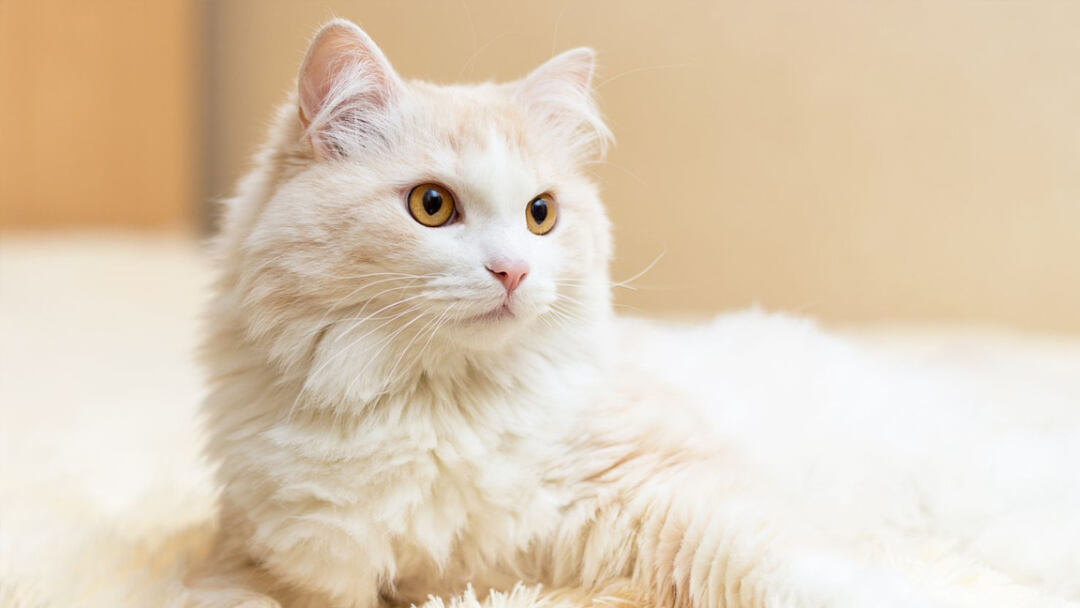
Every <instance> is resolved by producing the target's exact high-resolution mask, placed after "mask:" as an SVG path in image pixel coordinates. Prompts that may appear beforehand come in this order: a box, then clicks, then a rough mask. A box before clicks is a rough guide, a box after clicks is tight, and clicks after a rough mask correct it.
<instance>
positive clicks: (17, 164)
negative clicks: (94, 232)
mask: <svg viewBox="0 0 1080 608" xmlns="http://www.w3.org/2000/svg"><path fill="white" fill-rule="evenodd" d="M199 7H200V5H199V4H198V3H196V2H191V1H190V0H153V1H152V2H132V1H130V0H93V1H91V2H82V1H78V0H74V1H73V0H0V229H45V228H56V227H76V226H77V227H85V226H88V225H92V226H140V227H147V226H154V227H163V226H169V227H175V226H180V225H183V224H190V223H192V219H193V216H194V213H193V211H194V209H195V205H194V202H195V201H196V200H197V199H198V197H199V196H201V194H202V193H201V184H200V179H199V175H198V166H199V163H198V156H197V155H198V150H197V147H198V144H199V141H200V131H201V125H200V124H199V109H198V100H199V97H198V95H199V90H200V89H199V84H200V82H201V72H200V70H201V65H200V56H201V46H202V45H201V44H200V39H199V35H200V33H201V25H200V23H201V21H200V12H199Z"/></svg>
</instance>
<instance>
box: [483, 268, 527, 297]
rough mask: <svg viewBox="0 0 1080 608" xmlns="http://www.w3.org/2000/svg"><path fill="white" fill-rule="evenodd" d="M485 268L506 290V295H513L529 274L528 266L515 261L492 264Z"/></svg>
mask: <svg viewBox="0 0 1080 608" xmlns="http://www.w3.org/2000/svg"><path fill="white" fill-rule="evenodd" d="M486 268H487V269H488V272H490V273H491V274H492V275H494V276H495V278H496V279H499V282H500V283H502V284H503V287H505V288H506V295H510V294H512V293H514V290H515V289H517V286H518V285H521V282H522V281H524V280H525V275H527V274H529V265H528V264H526V263H525V262H522V261H516V260H514V261H499V262H493V263H491V264H488V265H487V266H486Z"/></svg>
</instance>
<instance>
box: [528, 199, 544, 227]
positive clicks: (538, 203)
mask: <svg viewBox="0 0 1080 608" xmlns="http://www.w3.org/2000/svg"><path fill="white" fill-rule="evenodd" d="M529 213H531V214H532V218H533V220H535V221H536V223H537V224H543V223H544V220H546V219H547V214H548V206H547V201H545V200H544V199H542V198H538V199H536V200H534V201H533V202H532V204H531V205H529Z"/></svg>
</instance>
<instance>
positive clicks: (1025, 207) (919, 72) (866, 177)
mask: <svg viewBox="0 0 1080 608" xmlns="http://www.w3.org/2000/svg"><path fill="white" fill-rule="evenodd" d="M209 10H210V14H209V18H210V23H209V27H210V32H211V37H210V42H211V46H210V53H211V62H210V66H211V74H210V83H209V86H210V89H209V91H210V115H209V120H210V131H209V141H208V144H209V150H210V151H211V155H210V156H209V157H208V159H207V161H208V164H207V171H208V175H209V178H210V184H209V188H210V190H211V191H212V192H215V193H218V194H221V193H224V192H227V191H228V189H229V187H230V184H231V182H232V181H233V179H234V178H235V177H236V176H237V175H239V174H240V172H241V171H242V168H243V167H244V165H245V163H246V157H247V155H248V154H249V152H250V151H251V150H252V149H253V147H254V146H255V144H256V142H257V141H258V140H260V138H261V137H262V134H263V129H264V128H265V124H266V121H267V119H268V116H269V113H270V109H271V106H272V105H273V104H274V103H275V102H277V101H278V100H280V99H281V97H282V94H283V91H284V90H285V89H286V88H287V87H288V86H289V85H290V84H291V82H292V79H293V73H294V70H295V68H296V65H297V63H298V62H299V60H300V58H301V56H302V52H303V47H304V44H305V41H306V39H307V38H308V37H309V36H310V34H311V33H312V32H313V30H314V28H315V27H316V25H317V24H318V23H319V22H320V21H322V20H323V19H325V18H327V17H328V16H330V15H332V14H335V15H340V16H345V17H349V18H352V19H354V20H356V21H358V22H359V23H360V24H361V25H362V26H363V27H365V28H366V29H367V30H368V31H369V33H371V34H372V36H373V37H374V38H375V39H376V40H377V41H378V42H379V43H380V45H381V46H382V47H383V48H384V49H385V51H386V52H387V54H388V55H389V56H390V58H391V60H392V61H393V62H394V63H395V64H396V65H397V67H398V69H399V71H400V72H402V73H403V74H404V75H406V76H410V77H420V78H426V79H431V80H435V81H443V82H445V81H457V80H462V79H465V80H482V79H488V78H496V79H509V78H514V77H516V76H518V75H520V74H522V73H524V72H525V71H526V70H528V69H529V68H530V67H532V66H534V65H536V64H538V63H539V62H541V61H542V60H544V59H545V58H547V57H548V56H550V55H551V53H552V52H553V51H555V50H561V49H565V48H569V47H572V46H577V45H589V46H593V47H595V48H596V49H598V50H599V52H600V58H601V62H602V73H601V75H600V78H599V86H600V92H601V95H602V99H603V105H604V108H605V110H606V112H607V115H608V116H609V118H610V123H611V126H612V127H613V129H614V131H615V133H616V135H617V137H618V146H617V148H616V149H615V151H614V153H613V154H612V155H611V157H610V162H609V163H607V164H606V165H604V166H603V167H602V168H600V170H599V177H600V179H601V181H602V183H603V187H604V191H605V198H606V201H607V204H608V206H609V208H610V211H611V215H612V217H613V219H614V221H615V225H616V239H617V240H616V243H617V250H618V251H617V257H616V260H615V266H614V276H615V278H616V279H621V278H625V277H627V276H629V275H632V274H634V273H635V272H637V271H638V270H640V269H641V268H642V267H644V266H645V265H646V264H647V263H648V262H649V261H650V260H652V259H653V258H654V256H656V255H657V254H658V253H659V252H661V251H666V255H665V256H664V258H663V259H662V260H661V261H660V262H659V263H658V264H657V265H656V267H655V268H654V269H653V270H652V271H650V272H649V273H648V274H647V275H645V276H644V277H642V278H641V279H640V280H639V281H637V284H638V285H639V286H640V287H641V289H639V290H638V291H634V292H626V291H624V292H622V293H620V301H621V302H622V303H624V304H626V305H629V306H632V307H635V308H639V309H644V310H646V311H649V312H656V311H673V310H689V311H710V310H715V309H719V308H729V307H737V306H746V305H748V304H751V303H754V302H758V303H761V304H762V305H764V306H766V307H768V308H780V309H787V310H796V311H801V312H805V313H808V314H813V315H815V316H820V317H824V318H826V319H829V320H844V321H863V320H881V319H889V320H964V321H977V322H991V323H1004V324H1011V325H1016V326H1020V327H1026V328H1032V329H1040V330H1068V331H1072V332H1078V331H1080V2H1072V1H1069V0H1028V1H1021V2H1008V1H992V0H929V1H923V2H918V1H911V0H904V1H896V2H891V1H877V2H846V3H841V2H822V1H815V2H804V1H801V0H791V1H788V2H741V1H740V2H735V1H730V2H729V1H722V2H691V1H680V2H645V1H639V0H623V1H606V2H604V1H587V2H573V1H570V0H563V1H559V2H501V1H496V0H484V1H474V0H446V1H440V2H420V1H417V0H409V1H402V2H389V1H380V2H326V1H321V2H319V1H313V2H303V3H300V2H292V1H286V0H228V1H221V2H212V3H210V4H209Z"/></svg>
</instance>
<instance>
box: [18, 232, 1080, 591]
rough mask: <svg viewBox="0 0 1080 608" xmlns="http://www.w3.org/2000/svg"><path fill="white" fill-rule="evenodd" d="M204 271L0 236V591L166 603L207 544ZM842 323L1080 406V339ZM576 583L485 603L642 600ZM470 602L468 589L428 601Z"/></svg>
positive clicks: (142, 250)
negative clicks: (201, 340) (580, 589)
mask: <svg viewBox="0 0 1080 608" xmlns="http://www.w3.org/2000/svg"><path fill="white" fill-rule="evenodd" d="M207 277H208V273H207V272H206V271H205V268H204V265H203V263H202V260H201V258H200V256H199V254H198V246H197V244H196V243H195V242H194V241H193V240H191V239H188V238H184V237H168V238H163V237H161V236H156V237H140V236H132V235H98V236H72V235H68V236H63V237H48V238H44V237H36V238H25V237H10V236H5V237H4V238H3V239H0V280H2V282H3V289H2V292H0V313H2V314H0V335H2V336H3V339H2V340H0V450H2V452H0V606H7V607H16V606H17V607H25V608H35V607H46V606H50V607H62V606H91V607H92V606H108V607H110V608H118V607H124V606H133V607H134V606H138V607H143V606H165V605H168V599H169V598H170V597H173V596H175V595H176V592H177V589H178V586H179V584H180V583H179V580H180V576H181V573H182V572H183V571H184V570H185V568H186V566H187V565H188V564H189V563H191V562H193V561H194V560H198V559H199V558H200V557H201V556H202V555H203V554H204V553H205V552H206V551H207V550H208V548H209V542H210V539H211V536H212V534H213V525H214V524H213V512H214V508H213V506H214V500H215V496H214V490H213V486H212V484H211V475H210V473H211V472H210V470H209V467H208V466H207V465H206V464H205V463H204V462H202V461H201V459H200V457H199V452H200V448H201V443H200V436H199V432H198V425H197V421H196V417H195V411H196V407H197V404H198V402H199V399H200V397H201V385H202V382H201V379H200V376H199V373H198V370H197V369H196V368H195V365H194V363H193V355H192V353H193V352H194V349H195V346H196V342H197V340H198V335H199V326H198V320H197V315H198V309H199V306H200V303H201V294H202V293H203V286H204V285H203V284H204V282H205V281H206V280H207ZM854 333H855V335H857V336H859V337H860V338H861V339H865V340H867V341H869V342H870V343H872V344H875V345H877V346H878V347H880V348H883V349H888V350H889V351H891V352H893V353H895V354H896V355H897V356H902V357H917V358H920V359H922V360H924V361H930V362H933V364H935V365H939V366H942V367H944V368H949V369H952V370H954V372H955V373H957V374H970V375H977V376H979V377H980V378H982V379H983V381H985V382H987V383H1001V380H999V379H998V378H999V376H1000V374H999V372H1000V371H1001V370H1006V369H1007V370H1010V373H1011V375H1013V376H1016V375H1018V374H1019V375H1024V376H1026V377H1027V378H1028V379H1029V380H1034V381H1036V382H1038V383H1040V385H1043V386H1047V387H1054V389H1055V392H1057V393H1059V394H1067V395H1071V396H1074V397H1075V399H1076V403H1078V404H1080V341H1068V340H1051V339H1047V338H1035V337H1031V336H1021V335H1016V334H1008V333H1000V332H998V333H993V332H987V331H975V330H958V329H955V328H954V329H952V330H948V331H942V330H919V331H916V330H913V329H910V328H909V329H905V330H893V331H883V330H881V329H878V330H873V331H869V330H866V329H863V330H859V331H858V332H854ZM995 388H997V389H999V390H1000V393H1001V394H1002V395H1003V396H1004V395H1006V394H1007V393H1008V391H1010V390H1013V389H1012V388H1010V386H1009V385H1006V384H1000V386H998V387H995ZM583 597H584V596H583V595H582V594H578V593H576V592H575V591H574V590H572V589H561V590H552V589H540V588H537V587H524V586H520V587H518V588H515V589H512V590H507V591H506V593H503V594H496V595H493V596H491V597H489V598H486V599H485V600H484V602H483V603H484V605H485V606H491V607H492V608H516V607H517V606H538V605H542V606H551V607H562V606H580V605H583V604H586V603H591V604H596V603H610V604H613V605H614V604H619V603H624V602H629V603H634V604H636V603H639V602H638V601H637V599H636V598H635V597H634V596H633V594H632V593H631V592H630V591H629V590H627V589H621V588H618V587H617V586H614V587H613V588H612V589H610V593H608V594H607V595H606V596H605V597H604V598H602V599H600V600H597V599H592V600H590V601H589V602H586V601H584V600H583V599H582V598H583ZM480 603H481V602H480V601H478V599H477V598H476V597H475V595H474V594H472V593H465V594H464V595H462V596H460V597H456V598H450V599H447V600H445V601H444V600H443V599H439V598H434V599H432V600H431V601H429V602H428V604H427V605H426V607H425V608H447V607H450V608H453V607H461V608H471V607H473V606H479V605H480Z"/></svg>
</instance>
